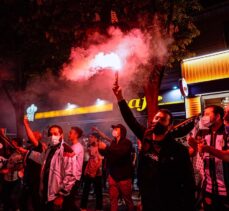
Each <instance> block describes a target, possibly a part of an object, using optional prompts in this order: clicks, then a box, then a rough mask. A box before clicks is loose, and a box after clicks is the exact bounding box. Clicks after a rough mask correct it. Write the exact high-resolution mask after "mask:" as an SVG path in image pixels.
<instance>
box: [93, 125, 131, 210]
mask: <svg viewBox="0 0 229 211" xmlns="http://www.w3.org/2000/svg"><path fill="white" fill-rule="evenodd" d="M111 127H112V129H113V130H112V136H113V139H110V138H108V137H107V136H106V135H105V134H103V133H102V132H101V131H99V130H98V129H95V130H96V131H97V132H98V133H99V135H100V136H101V137H103V138H105V139H106V140H108V141H109V142H110V145H109V146H108V145H106V147H105V156H106V158H107V167H108V172H109V176H108V183H109V195H110V203H111V211H117V210H118V199H119V197H120V196H121V197H122V198H123V199H124V201H125V204H126V206H127V207H128V210H129V211H132V210H134V204H133V200H132V198H131V196H132V174H133V167H132V159H131V153H132V151H133V150H132V142H131V141H130V140H128V139H127V138H126V134H127V130H126V128H125V126H123V125H122V124H117V125H112V126H111ZM99 147H100V149H101V148H103V147H101V143H100V144H99Z"/></svg>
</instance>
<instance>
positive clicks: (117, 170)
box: [106, 138, 133, 181]
mask: <svg viewBox="0 0 229 211" xmlns="http://www.w3.org/2000/svg"><path fill="white" fill-rule="evenodd" d="M106 153H107V164H108V170H109V174H110V175H111V176H112V178H113V179H115V180H116V181H121V180H126V179H130V178H132V173H133V169H132V162H131V153H132V142H131V141H130V140H128V139H126V138H121V139H120V140H119V142H118V143H116V141H115V140H113V141H112V142H111V145H110V146H108V147H107V149H106Z"/></svg>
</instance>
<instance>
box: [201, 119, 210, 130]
mask: <svg viewBox="0 0 229 211" xmlns="http://www.w3.org/2000/svg"><path fill="white" fill-rule="evenodd" d="M211 125H212V122H211V120H210V116H203V117H202V118H201V119H200V128H201V127H207V128H209V127H210V126H211Z"/></svg>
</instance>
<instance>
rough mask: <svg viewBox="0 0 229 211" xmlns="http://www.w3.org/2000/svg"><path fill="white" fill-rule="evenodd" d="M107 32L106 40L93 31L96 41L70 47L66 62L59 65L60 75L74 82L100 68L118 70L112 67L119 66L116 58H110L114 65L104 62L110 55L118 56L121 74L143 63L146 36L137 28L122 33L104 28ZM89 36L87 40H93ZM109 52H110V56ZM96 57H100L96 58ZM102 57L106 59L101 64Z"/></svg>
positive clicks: (146, 52)
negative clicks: (88, 45) (82, 46)
mask: <svg viewBox="0 0 229 211" xmlns="http://www.w3.org/2000/svg"><path fill="white" fill-rule="evenodd" d="M108 34H109V35H110V38H109V39H107V38H105V36H102V35H98V34H96V35H95V36H94V37H93V38H92V39H93V40H96V39H97V38H99V44H92V45H90V47H89V48H88V49H83V48H80V47H76V48H72V51H71V56H70V62H69V63H68V64H64V66H63V72H62V73H63V75H64V76H65V77H66V78H67V79H69V80H75V81H78V80H84V79H88V78H90V77H92V76H93V75H95V74H96V73H97V72H98V71H101V70H102V69H107V68H111V69H119V68H114V66H115V64H116V67H117V65H119V64H117V61H118V60H117V58H115V59H113V60H112V61H114V62H113V63H114V64H112V62H110V63H111V65H110V67H109V65H108V64H109V61H111V59H112V58H114V57H115V56H114V55H117V57H118V58H119V59H120V66H121V72H123V73H124V74H125V72H127V71H128V73H130V72H133V71H135V70H136V68H137V67H138V66H139V65H140V64H147V62H148V61H149V59H150V36H149V35H147V34H143V33H142V32H141V31H140V30H139V29H133V30H131V31H130V32H128V33H126V34H125V33H123V32H122V31H121V30H120V29H118V28H114V27H111V28H110V29H109V30H108ZM92 39H90V40H88V42H93V40H92ZM97 42H98V40H97ZM111 55H113V57H112V58H111ZM98 57H100V59H97V58H98ZM105 57H106V58H105ZM95 58H96V62H95ZM101 58H102V59H101ZM103 59H107V60H109V61H108V62H107V63H108V64H105V63H106V62H104V60H103ZM102 60H103V61H102ZM98 61H99V62H100V63H101V65H99V64H98ZM95 63H96V65H95ZM100 67H101V68H100Z"/></svg>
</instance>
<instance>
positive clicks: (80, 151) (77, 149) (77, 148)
mask: <svg viewBox="0 0 229 211" xmlns="http://www.w3.org/2000/svg"><path fill="white" fill-rule="evenodd" d="M72 149H73V151H74V153H75V154H76V165H77V166H76V168H75V169H76V171H75V176H76V179H77V180H80V177H81V174H82V168H83V158H84V148H83V146H82V144H81V143H79V142H78V143H76V144H73V145H72Z"/></svg>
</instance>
